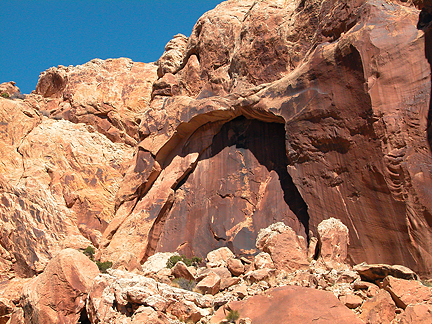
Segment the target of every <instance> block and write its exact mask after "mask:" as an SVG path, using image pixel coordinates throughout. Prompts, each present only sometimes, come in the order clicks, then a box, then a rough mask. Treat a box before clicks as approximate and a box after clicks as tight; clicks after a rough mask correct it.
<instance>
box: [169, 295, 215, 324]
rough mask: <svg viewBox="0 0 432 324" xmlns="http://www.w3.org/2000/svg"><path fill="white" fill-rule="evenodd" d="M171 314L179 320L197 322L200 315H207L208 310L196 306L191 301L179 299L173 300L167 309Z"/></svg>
mask: <svg viewBox="0 0 432 324" xmlns="http://www.w3.org/2000/svg"><path fill="white" fill-rule="evenodd" d="M168 312H170V313H171V314H172V315H174V316H175V317H177V318H178V319H179V320H181V321H184V322H187V321H191V322H192V323H196V322H198V321H199V320H200V319H201V318H202V317H204V316H206V315H208V312H206V311H204V310H203V309H200V308H199V307H197V306H196V305H195V304H194V303H193V302H190V301H186V300H180V301H177V302H175V303H174V304H173V305H172V306H171V307H170V308H169V309H168Z"/></svg>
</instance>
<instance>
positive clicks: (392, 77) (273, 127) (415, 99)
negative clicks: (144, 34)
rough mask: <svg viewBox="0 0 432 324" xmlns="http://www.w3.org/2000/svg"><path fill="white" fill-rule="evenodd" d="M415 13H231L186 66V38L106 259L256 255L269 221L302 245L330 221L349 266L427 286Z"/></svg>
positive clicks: (362, 9) (191, 41)
mask: <svg viewBox="0 0 432 324" xmlns="http://www.w3.org/2000/svg"><path fill="white" fill-rule="evenodd" d="M418 15H419V11H418V10H417V9H416V8H414V7H413V6H410V5H409V4H408V3H401V2H399V1H381V0H379V1H364V0H363V1H362V0H359V1H349V2H347V1H338V2H332V1H324V0H323V1H291V2H286V1H276V2H275V1H272V2H271V5H270V2H269V1H260V2H257V3H255V2H253V1H234V0H232V1H227V2H224V3H222V4H220V5H219V6H218V7H216V9H214V10H212V11H210V12H208V13H206V14H205V15H204V16H203V17H202V18H201V19H200V20H199V21H198V22H197V24H196V26H195V27H194V30H193V31H192V34H191V36H190V37H189V38H188V40H187V44H186V49H185V52H184V56H182V55H183V54H182V53H183V52H182V51H183V45H182V44H183V43H182V44H180V43H178V42H180V38H178V39H177V38H176V39H174V40H173V41H172V46H168V48H167V52H166V55H165V54H164V55H165V56H163V59H161V61H160V71H165V70H166V71H165V72H160V73H159V77H160V79H159V80H158V81H156V82H155V83H154V84H155V86H154V88H153V96H152V101H151V103H150V107H149V109H148V110H146V113H145V114H144V115H143V117H142V120H141V127H140V132H141V134H142V135H143V137H144V136H145V138H143V140H142V141H141V142H140V143H139V152H138V154H137V155H136V159H135V162H134V163H135V166H134V167H132V168H131V169H129V171H128V174H127V176H126V177H128V178H131V179H136V181H135V182H134V183H133V185H132V187H128V183H127V182H124V183H123V185H122V189H121V191H122V192H127V194H126V195H122V196H118V197H117V202H116V206H119V207H118V209H117V211H116V215H115V219H114V221H113V222H112V223H111V224H110V225H109V226H108V228H107V230H106V232H105V234H104V237H103V247H104V249H103V258H105V259H116V260H117V259H121V258H124V259H125V260H132V259H133V260H135V261H134V262H143V261H145V260H146V259H147V258H148V257H149V256H150V255H152V254H153V253H155V252H167V251H175V250H177V251H178V252H180V253H183V254H186V255H189V256H192V255H197V256H200V257H204V256H205V255H206V254H207V252H208V251H210V250H213V249H216V248H218V247H221V246H227V247H230V248H231V249H232V250H233V252H235V253H236V254H241V255H243V256H247V255H251V254H254V253H256V249H255V246H254V244H253V243H254V242H255V238H256V236H257V233H258V231H259V229H261V228H265V227H267V226H269V225H270V224H272V223H274V222H277V221H281V222H283V223H285V224H286V225H288V226H290V227H291V228H292V229H293V230H294V232H295V233H296V234H297V235H300V236H303V238H304V239H305V241H306V243H307V241H308V240H309V231H311V234H312V235H313V236H315V237H318V231H317V226H318V224H319V223H320V222H321V221H322V220H324V219H328V218H330V217H334V218H337V219H340V220H341V221H342V223H344V224H345V225H346V226H347V227H348V229H349V233H350V237H349V242H350V245H349V248H348V251H347V258H348V259H349V260H351V261H352V262H353V263H360V262H362V261H367V262H368V263H380V262H382V263H387V264H402V265H405V266H408V267H410V268H413V269H414V270H416V271H418V272H420V273H424V274H426V273H429V271H430V270H429V269H431V267H430V265H431V264H432V257H431V252H432V251H431V246H432V244H430V243H431V237H432V230H431V217H430V215H432V205H431V203H430V202H431V201H432V200H431V199H430V198H429V191H427V190H425V188H426V187H427V183H429V181H430V179H429V178H430V172H429V169H428V165H431V163H432V160H431V157H432V155H431V152H430V148H429V145H428V142H427V140H426V136H425V130H426V127H427V112H428V108H429V98H430V80H429V75H430V66H429V63H428V60H427V58H426V57H425V41H426V39H425V34H424V32H423V31H420V30H418V29H417V28H416V25H417V21H418ZM264 17H265V18H264ZM335 17H337V18H335ZM183 41H186V40H185V38H181V42H183ZM174 44H176V45H175V46H174ZM170 51H175V53H176V54H175V55H172V59H171V58H170V55H169V52H170ZM173 53H174V52H173ZM165 58H170V59H169V60H168V61H170V60H171V61H172V64H173V65H172V66H175V68H165V66H169V64H168V65H166V64H165V63H163V62H166V59H165ZM401 58H403V63H401ZM171 61H170V62H171ZM179 62H182V63H179ZM140 181H141V182H140ZM128 188H129V189H128ZM312 235H311V236H312ZM126 237H127V240H126ZM343 253H345V252H343ZM126 254H127V256H126ZM122 255H123V257H122ZM124 263H126V264H127V261H125V262H124Z"/></svg>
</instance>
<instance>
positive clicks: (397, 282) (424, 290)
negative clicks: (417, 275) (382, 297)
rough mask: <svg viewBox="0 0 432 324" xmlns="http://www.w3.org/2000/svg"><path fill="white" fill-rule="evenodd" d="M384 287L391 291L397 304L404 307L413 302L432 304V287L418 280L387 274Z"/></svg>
mask: <svg viewBox="0 0 432 324" xmlns="http://www.w3.org/2000/svg"><path fill="white" fill-rule="evenodd" d="M383 288H384V289H385V290H387V291H388V292H389V293H390V295H391V296H392V298H393V300H394V302H395V303H396V305H397V306H398V307H400V308H403V309H405V308H406V307H407V306H408V305H412V304H421V303H430V304H432V288H430V287H426V286H424V285H423V284H422V283H421V282H420V281H417V280H405V279H398V278H394V277H392V276H387V277H386V278H385V279H384V281H383Z"/></svg>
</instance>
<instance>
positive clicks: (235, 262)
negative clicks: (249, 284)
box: [227, 258, 245, 277]
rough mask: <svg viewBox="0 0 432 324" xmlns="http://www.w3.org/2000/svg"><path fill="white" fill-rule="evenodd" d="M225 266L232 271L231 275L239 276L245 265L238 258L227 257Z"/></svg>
mask: <svg viewBox="0 0 432 324" xmlns="http://www.w3.org/2000/svg"><path fill="white" fill-rule="evenodd" d="M227 268H228V270H229V271H230V272H231V273H232V275H233V276H236V277H238V276H240V275H242V274H243V273H244V272H245V267H244V265H243V263H242V262H241V261H240V260H239V259H234V258H231V259H228V261H227Z"/></svg>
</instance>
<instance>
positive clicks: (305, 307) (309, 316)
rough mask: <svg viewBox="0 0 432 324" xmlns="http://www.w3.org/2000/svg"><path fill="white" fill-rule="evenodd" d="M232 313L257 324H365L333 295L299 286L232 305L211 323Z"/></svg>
mask: <svg viewBox="0 0 432 324" xmlns="http://www.w3.org/2000/svg"><path fill="white" fill-rule="evenodd" d="M307 301H310V302H307ZM312 301H313V302H312ZM229 309H232V310H236V311H238V312H239V313H240V318H246V317H248V318H250V319H251V320H252V323H257V324H260V323H263V324H264V323H281V324H282V323H299V324H303V323H304V324H306V323H313V322H317V323H353V324H354V323H359V324H360V323H362V321H361V320H360V319H358V318H357V316H356V315H355V314H354V313H353V312H352V311H350V310H349V309H348V308H346V307H345V306H344V305H343V304H342V303H341V302H340V301H339V300H338V299H337V298H336V297H335V296H334V295H333V294H332V293H330V292H325V291H320V290H315V289H310V288H304V287H296V286H286V287H279V288H272V289H269V290H267V291H266V292H265V293H263V294H261V295H257V296H253V297H250V298H248V299H247V300H245V301H239V302H231V303H229V304H228V305H227V307H221V308H220V309H219V310H218V311H217V312H216V314H215V315H214V316H213V317H212V319H211V321H210V322H211V323H219V322H220V321H221V320H222V319H223V318H225V316H226V314H227V313H228V310H229Z"/></svg>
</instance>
